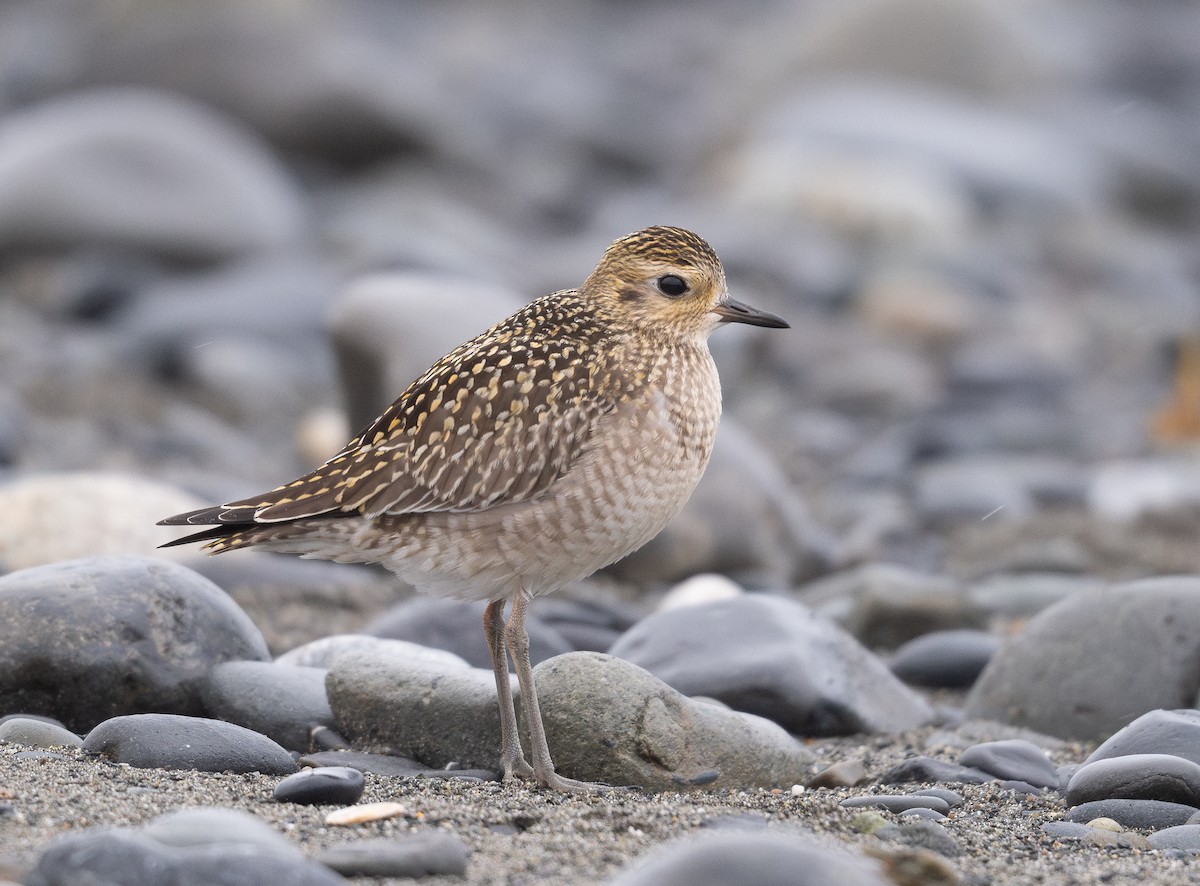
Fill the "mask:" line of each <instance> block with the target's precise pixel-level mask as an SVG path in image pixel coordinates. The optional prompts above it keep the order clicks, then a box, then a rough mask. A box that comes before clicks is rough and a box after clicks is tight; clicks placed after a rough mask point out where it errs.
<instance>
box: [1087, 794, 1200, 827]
mask: <svg viewBox="0 0 1200 886" xmlns="http://www.w3.org/2000/svg"><path fill="white" fill-rule="evenodd" d="M1197 813H1200V810H1198V809H1197V808H1196V807H1195V806H1187V805H1185V804H1183V803H1168V802H1166V801H1164V800H1127V799H1118V800H1092V801H1090V802H1088V803H1080V804H1079V805H1078V806H1075V807H1074V808H1072V809H1069V810H1068V811H1067V820H1068V821H1077V822H1082V823H1085V824H1086V823H1087V822H1089V821H1091V820H1092V819H1094V818H1111V819H1112V820H1113V821H1115V822H1117V823H1118V824H1119V825H1121V826H1122V827H1126V828H1144V829H1147V830H1155V831H1157V830H1161V829H1163V828H1170V827H1175V826H1177V825H1181V824H1189V823H1191V822H1189V819H1190V818H1191V816H1193V815H1195V814H1197Z"/></svg>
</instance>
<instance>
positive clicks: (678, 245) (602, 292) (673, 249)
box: [582, 225, 788, 339]
mask: <svg viewBox="0 0 1200 886" xmlns="http://www.w3.org/2000/svg"><path fill="white" fill-rule="evenodd" d="M582 291H583V294H584V296H585V297H586V298H588V299H589V300H590V301H592V302H593V303H594V304H595V305H596V307H597V308H598V309H599V310H602V311H603V312H604V313H606V314H608V315H610V316H613V317H616V318H620V319H621V320H623V321H625V322H630V323H633V324H634V325H637V326H639V327H643V328H650V329H655V330H658V331H660V332H661V331H668V332H674V333H675V334H676V335H678V336H681V337H686V338H693V337H694V338H701V339H703V338H706V337H707V336H708V334H709V333H710V332H712V331H713V330H714V329H716V328H717V327H718V326H720V325H721V324H722V323H748V324H750V325H751V326H768V327H772V328H776V329H780V328H786V327H787V325H788V324H787V323H786V322H785V321H784V320H783V319H782V318H780V317H776V316H775V315H774V314H769V313H767V312H766V311H760V310H758V309H757V308H752V307H750V306H749V305H745V304H742V303H741V302H739V301H736V300H734V299H732V298H730V297H729V291H728V290H727V289H726V287H725V271H724V269H723V268H722V267H721V260H720V259H719V258H717V254H716V253H715V252H713V248H712V247H711V246H709V245H708V243H706V242H705V241H704V240H702V239H701V238H700V237H698V236H696V235H695V234H693V233H692V232H691V231H685V230H684V229H683V228H672V227H667V226H665V225H656V226H655V227H652V228H645V229H644V230H641V231H638V232H636V233H633V234H630V235H628V236H626V237H622V238H621V239H620V240H617V241H616V242H614V243H613V244H612V245H611V246H609V247H608V249H606V250H605V251H604V256H603V258H601V259H600V263H599V264H598V265H596V269H595V270H594V271H592V273H591V274H590V275H589V276H588V278H587V280H585V281H584V283H583V287H582Z"/></svg>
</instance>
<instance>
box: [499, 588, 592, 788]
mask: <svg viewBox="0 0 1200 886" xmlns="http://www.w3.org/2000/svg"><path fill="white" fill-rule="evenodd" d="M528 603H529V598H528V597H527V596H526V595H525V594H524V593H520V594H517V596H516V598H515V599H514V600H513V604H512V611H511V612H510V613H509V616H508V625H507V626H506V627H505V629H504V633H505V636H506V637H507V638H508V650H509V652H510V653H511V654H512V659H513V664H514V665H515V666H516V669H517V682H518V683H520V685H521V708H522V710H523V711H524V712H525V724H526V725H527V726H528V727H529V753H530V756H532V757H533V777H534V778H535V779H537V782H538V784H540V785H542V786H544V787H548V788H553V789H554V790H558V791H571V792H573V793H586V792H591V791H604V790H609V789H610V788H609V787H608V786H607V785H599V784H592V783H590V782H586V781H576V780H575V779H573V778H564V777H563V776H561V775H559V774H558V773H557V772H555V771H554V761H553V760H551V759H550V747H549V745H547V744H546V728H545V727H544V726H543V725H542V709H541V707H540V706H539V705H538V697H537V689H536V688H535V687H534V685H533V669H532V668H531V667H530V665H529V634H527V633H526V632H525V607H526V605H527V604H528Z"/></svg>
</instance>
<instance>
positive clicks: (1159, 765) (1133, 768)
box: [1064, 754, 1200, 806]
mask: <svg viewBox="0 0 1200 886" xmlns="http://www.w3.org/2000/svg"><path fill="white" fill-rule="evenodd" d="M1064 799H1065V800H1066V802H1067V805H1068V806H1077V805H1079V804H1081V803H1087V802H1090V801H1092V800H1110V799H1129V800H1164V801H1166V802H1168V803H1182V804H1184V805H1187V806H1200V765H1198V764H1196V763H1193V762H1192V761H1191V760H1185V759H1183V758H1182V757H1174V756H1171V755H1170V754H1130V755H1128V756H1124V757H1111V758H1109V759H1106V760H1096V761H1095V762H1094V763H1088V764H1086V765H1084V766H1082V767H1080V769H1079V771H1077V772H1076V773H1075V774H1074V775H1073V776H1072V777H1071V781H1070V782H1069V783H1068V784H1067V790H1066V794H1065V798H1064Z"/></svg>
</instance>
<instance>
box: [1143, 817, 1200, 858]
mask: <svg viewBox="0 0 1200 886" xmlns="http://www.w3.org/2000/svg"><path fill="white" fill-rule="evenodd" d="M1149 840H1150V845H1151V846H1153V847H1154V848H1155V849H1179V850H1182V851H1183V852H1186V853H1188V854H1189V855H1195V854H1197V853H1200V825H1197V824H1181V825H1178V826H1177V827H1173V828H1163V829H1162V830H1161V831H1155V832H1154V833H1153V834H1151V835H1150V837H1149Z"/></svg>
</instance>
